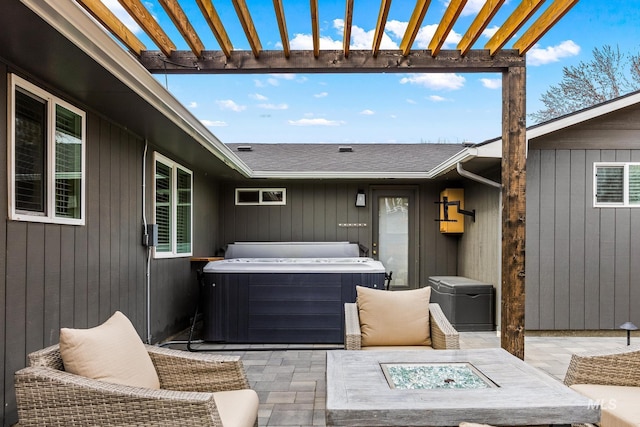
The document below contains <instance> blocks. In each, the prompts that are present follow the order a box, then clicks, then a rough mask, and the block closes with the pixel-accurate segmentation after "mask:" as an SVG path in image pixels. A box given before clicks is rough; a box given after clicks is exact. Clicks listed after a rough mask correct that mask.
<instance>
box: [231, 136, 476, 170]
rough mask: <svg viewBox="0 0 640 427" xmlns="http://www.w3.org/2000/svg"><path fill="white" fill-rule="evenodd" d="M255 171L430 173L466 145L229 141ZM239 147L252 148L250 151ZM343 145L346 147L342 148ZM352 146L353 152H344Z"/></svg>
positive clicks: (233, 149)
mask: <svg viewBox="0 0 640 427" xmlns="http://www.w3.org/2000/svg"><path fill="white" fill-rule="evenodd" d="M227 146H228V147H229V148H230V149H231V150H232V151H233V152H234V153H235V154H236V155H238V157H240V158H241V159H242V161H244V162H245V163H246V164H247V165H248V166H249V167H250V168H251V169H252V170H254V171H270V172H346V173H348V172H380V173H384V172H427V171H429V170H431V169H432V168H434V167H435V166H437V165H439V164H440V163H442V162H444V161H445V160H447V159H449V158H450V157H451V156H453V155H454V154H456V153H458V152H460V151H461V150H463V149H464V146H463V145H462V144H260V143H258V144H237V143H236V144H227ZM238 147H251V150H250V151H245V150H243V149H240V150H239V149H238ZM341 147H342V149H341ZM344 147H350V148H351V150H352V151H344Z"/></svg>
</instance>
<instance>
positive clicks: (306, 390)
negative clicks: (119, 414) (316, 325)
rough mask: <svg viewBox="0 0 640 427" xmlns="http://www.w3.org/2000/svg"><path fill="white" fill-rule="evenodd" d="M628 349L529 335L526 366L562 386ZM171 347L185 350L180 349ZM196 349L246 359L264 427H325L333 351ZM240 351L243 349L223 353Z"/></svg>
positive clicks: (596, 340)
mask: <svg viewBox="0 0 640 427" xmlns="http://www.w3.org/2000/svg"><path fill="white" fill-rule="evenodd" d="M636 339H637V338H636ZM625 345H626V337H624V336H623V331H621V332H620V336H616V337H566V336H562V337H555V336H553V337H551V336H527V337H526V338H525V361H526V362H527V363H529V364H531V365H532V366H535V367H537V368H539V369H541V370H543V371H545V372H547V373H548V374H549V375H551V376H553V377H555V378H557V379H558V380H559V381H561V380H562V379H563V378H564V375H565V372H566V370H567V366H568V365H569V360H570V358H571V354H573V353H580V352H584V351H591V350H599V349H612V348H615V347H621V346H625ZM499 346H500V338H499V337H497V336H496V333H495V332H461V333H460V347H461V348H465V349H470V348H489V347H499ZM172 347H173V348H184V346H181V345H179V344H176V345H172ZM198 347H200V348H203V349H204V348H206V349H210V350H211V352H212V353H217V352H220V353H224V354H236V355H239V356H241V357H242V361H243V364H244V367H245V370H246V371H247V376H248V378H249V382H250V384H251V387H252V388H253V389H254V390H256V391H257V392H258V396H259V398H260V409H259V414H258V417H259V419H258V424H259V425H260V426H324V425H325V418H324V416H325V415H324V411H325V395H326V382H325V369H326V352H327V351H331V350H330V349H327V348H326V347H327V346H321V345H318V346H315V347H314V349H310V350H308V349H296V348H300V347H302V346H299V345H291V346H278V348H287V349H286V350H283V349H277V350H269V349H267V348H268V346H240V345H226V346H225V345H219V344H202V345H200V344H195V345H192V348H198ZM241 347H242V349H240V350H234V351H225V350H224V349H230V348H233V349H239V348H241ZM333 347H335V346H333ZM333 347H332V348H333Z"/></svg>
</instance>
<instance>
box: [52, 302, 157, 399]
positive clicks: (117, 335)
mask: <svg viewBox="0 0 640 427" xmlns="http://www.w3.org/2000/svg"><path fill="white" fill-rule="evenodd" d="M60 355H61V356H62V362H63V364H64V369H65V370H66V371H67V372H71V373H72V374H76V375H80V376H83V377H87V378H93V379H96V380H101V381H106V382H111V383H116V384H124V385H129V386H133V387H144V388H153V389H159V388H160V380H159V379H158V373H157V372H156V369H155V367H154V366H153V362H152V361H151V358H150V357H149V353H147V350H146V348H145V346H144V344H143V343H142V340H140V337H139V336H138V333H137V332H136V330H135V328H134V327H133V325H132V324H131V321H130V320H129V319H128V318H127V317H126V316H125V315H124V314H122V313H121V312H119V311H116V312H115V313H114V315H113V316H111V317H110V318H109V319H108V320H107V321H106V322H104V323H103V324H102V325H99V326H96V327H95V328H90V329H71V328H62V329H60Z"/></svg>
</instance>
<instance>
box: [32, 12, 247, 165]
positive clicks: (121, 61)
mask: <svg viewBox="0 0 640 427" xmlns="http://www.w3.org/2000/svg"><path fill="white" fill-rule="evenodd" d="M21 1H22V3H24V4H25V5H26V6H27V7H29V8H30V9H31V10H32V11H33V12H34V13H36V14H37V15H38V16H40V17H41V18H42V19H44V20H45V21H46V22H47V23H49V25H51V26H52V27H53V28H55V29H56V30H57V31H58V32H59V33H60V34H62V35H63V36H64V37H66V38H67V39H68V40H69V41H71V42H72V43H73V44H75V45H76V46H78V48H80V49H81V50H82V51H83V52H85V53H86V54H87V55H88V56H90V57H91V58H92V59H93V60H94V61H96V62H97V63H99V64H100V65H101V66H102V67H103V68H104V69H105V70H107V71H108V72H110V73H111V74H113V75H114V76H115V77H116V78H117V79H119V80H120V81H121V82H122V83H123V84H125V85H126V86H127V87H128V88H130V89H131V90H132V91H133V92H134V93H136V94H137V95H138V96H140V97H141V98H143V99H144V100H145V101H147V102H148V103H149V104H150V105H151V106H152V107H153V108H155V109H156V110H157V111H159V112H160V113H162V114H163V115H164V116H165V117H166V118H167V119H168V120H170V121H171V122H172V123H174V124H175V125H176V126H178V127H179V128H180V129H182V130H183V131H184V132H185V133H186V134H188V135H189V136H191V137H192V138H193V139H194V141H196V142H197V143H198V144H200V145H201V146H203V147H204V148H205V149H207V150H208V151H209V152H211V153H212V154H213V155H215V156H216V157H218V158H219V159H220V160H221V161H222V162H224V163H225V164H226V165H227V166H229V167H230V168H232V169H235V170H237V171H238V172H240V173H241V174H243V175H245V176H247V177H250V176H251V175H252V171H251V169H250V168H249V167H248V166H247V165H246V164H245V163H244V162H243V161H242V160H241V159H240V158H239V157H238V156H236V155H235V154H234V153H233V152H232V151H231V150H230V149H229V148H227V147H226V146H225V145H224V144H223V143H222V142H221V141H220V140H218V139H217V138H216V137H215V136H214V135H213V134H212V133H211V132H210V131H209V130H208V129H207V128H206V127H205V126H204V125H203V124H202V123H201V122H200V121H199V120H198V119H197V118H196V117H194V116H193V114H191V112H189V110H187V109H186V108H185V106H184V105H182V103H180V102H179V101H178V100H177V99H176V98H175V97H173V95H171V93H169V92H168V91H167V90H166V89H165V88H164V87H163V86H162V85H161V84H160V83H159V82H158V81H157V80H156V79H155V78H154V77H153V75H151V74H150V73H149V72H148V71H147V70H146V69H145V68H144V67H143V66H142V65H141V64H140V63H139V62H138V61H137V60H136V59H135V58H134V57H133V56H131V54H129V53H128V52H127V51H125V50H124V49H123V48H122V47H121V46H120V45H119V44H118V43H117V42H116V41H115V40H114V39H113V38H112V37H111V36H110V35H109V34H108V33H107V32H106V31H105V30H104V29H103V28H102V27H101V26H100V25H99V24H98V23H97V22H96V21H95V20H94V19H93V18H92V17H91V16H89V15H88V14H87V13H86V12H85V11H84V10H83V9H82V7H81V6H80V5H78V4H77V2H75V1H73V0H21Z"/></svg>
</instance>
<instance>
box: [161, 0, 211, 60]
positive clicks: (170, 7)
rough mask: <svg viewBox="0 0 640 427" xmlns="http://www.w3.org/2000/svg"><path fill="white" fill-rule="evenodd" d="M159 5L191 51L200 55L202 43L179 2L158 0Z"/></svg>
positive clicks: (202, 48)
mask: <svg viewBox="0 0 640 427" xmlns="http://www.w3.org/2000/svg"><path fill="white" fill-rule="evenodd" d="M158 2H159V3H160V6H162V8H163V9H164V11H165V12H167V15H169V18H170V19H171V21H173V24H174V25H175V26H176V28H177V29H178V31H179V32H180V34H182V37H183V38H184V40H185V41H186V42H187V44H188V45H189V47H190V48H191V51H192V52H193V53H194V54H195V55H196V56H200V54H201V53H202V51H203V50H204V45H203V44H202V41H201V40H200V37H198V33H197V32H196V30H195V29H194V28H193V26H192V25H191V22H189V18H187V15H186V14H185V13H184V10H182V7H180V4H179V3H178V1H177V0H158Z"/></svg>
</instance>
